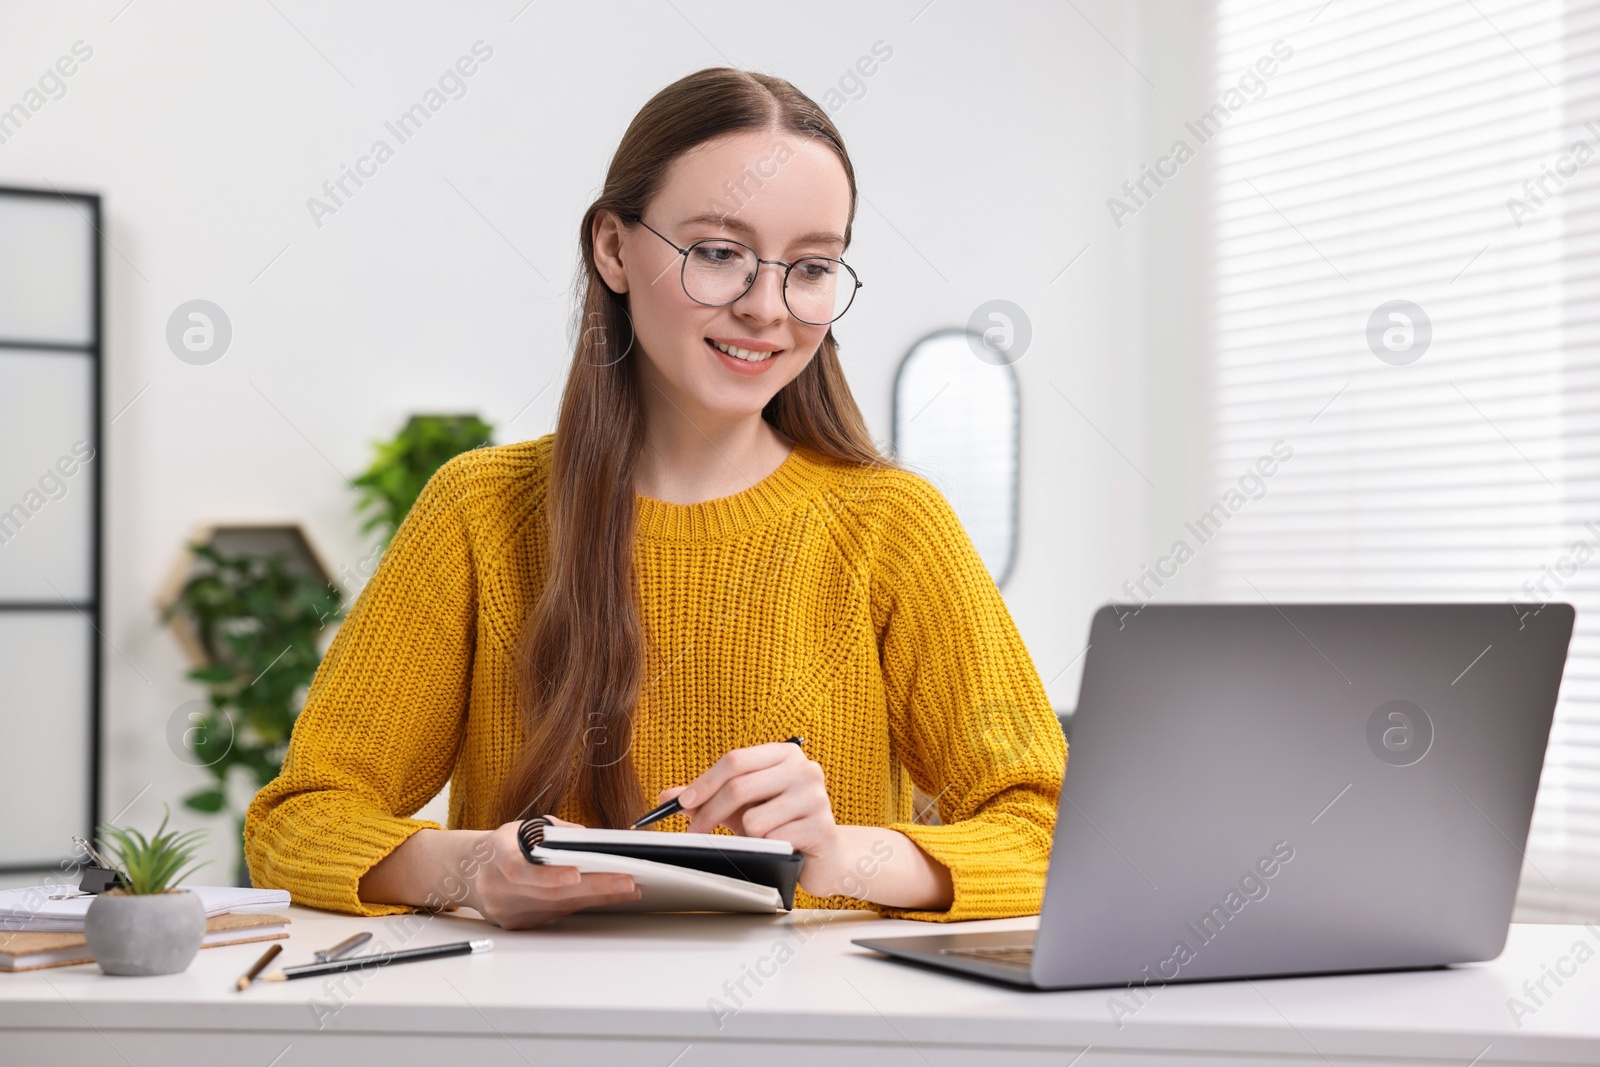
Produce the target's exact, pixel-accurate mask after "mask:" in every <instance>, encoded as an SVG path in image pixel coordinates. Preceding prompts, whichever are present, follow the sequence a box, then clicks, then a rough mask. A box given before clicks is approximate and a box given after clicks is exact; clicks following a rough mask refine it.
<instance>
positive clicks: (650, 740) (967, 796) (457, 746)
mask: <svg viewBox="0 0 1600 1067" xmlns="http://www.w3.org/2000/svg"><path fill="white" fill-rule="evenodd" d="M554 439H555V438H554V435H553V434H549V435H546V436H544V437H542V438H539V439H538V440H535V441H529V442H525V443H522V444H516V445H507V446H503V447H497V448H481V449H477V450H475V451H472V452H469V453H466V454H464V455H461V456H458V457H457V458H455V459H454V460H451V461H450V462H449V463H447V464H446V465H445V466H444V467H443V468H442V469H441V470H440V471H439V473H438V474H437V475H435V476H434V478H433V479H432V480H431V481H430V482H429V483H428V486H427V488H426V489H425V490H424V491H423V493H422V495H421V497H420V498H419V499H418V500H417V503H416V506H415V507H414V508H413V509H412V511H411V513H410V515H409V516H408V517H407V518H406V520H405V522H404V523H403V524H402V525H401V527H400V529H399V531H398V532H397V533H396V535H395V537H394V540H393V542H392V543H391V544H390V546H389V548H388V550H387V551H386V552H385V554H384V556H383V560H382V562H381V563H380V565H379V567H378V569H377V572H376V573H375V574H374V575H373V576H372V579H371V580H370V581H369V582H368V583H367V586H366V588H365V589H364V590H363V591H362V593H361V596H360V597H359V598H358V599H357V601H356V603H355V605H354V607H353V608H352V609H351V611H350V614H349V617H348V618H347V619H346V620H345V622H344V624H343V625H342V626H341V627H340V630H339V632H338V634H337V636H336V637H335V638H334V641H333V644H332V646H331V647H330V648H329V650H328V654H327V656H326V657H325V658H324V659H323V662H322V666H321V667H320V669H319V670H318V671H317V674H316V678H315V680H314V681H313V682H312V685H311V690H310V694H309V695H308V697H307V700H306V706H305V710H304V711H303V712H302V713H301V714H300V717H299V720H298V722H297V723H296V725H295V729H294V736H293V738H292V740H291V742H290V744H289V750H288V754H287V756H286V757H285V759H284V764H283V770H282V772H281V773H280V774H279V775H278V777H277V778H276V779H275V780H274V781H272V782H271V783H270V784H268V785H267V786H266V787H265V788H264V789H262V790H261V792H259V793H258V794H257V795H256V797H255V799H254V800H253V801H252V802H251V804H250V807H249V811H248V813H247V815H246V821H245V855H246V858H247V860H248V862H249V865H250V870H251V873H252V876H253V879H254V882H255V884H256V885H258V886H270V887H275V888H280V889H287V890H288V891H289V892H290V894H291V896H292V897H293V899H294V901H295V902H296V903H298V904H306V905H310V906H312V907H318V908H327V909H331V910H334V911H342V912H351V913H355V914H360V915H385V914H393V913H397V912H404V911H408V910H410V909H408V908H406V907H403V906H397V905H388V904H371V903H367V902H364V901H362V900H361V899H360V898H359V895H358V887H359V882H360V879H361V876H362V874H363V873H365V872H366V871H367V870H368V869H369V868H371V867H372V866H373V865H374V864H375V863H377V862H378V861H379V860H380V859H382V858H383V857H384V856H385V855H387V854H388V853H389V852H390V851H391V850H393V849H394V848H395V846H397V845H399V844H400V843H401V842H402V841H404V840H405V839H406V838H407V837H408V836H409V835H410V834H412V833H414V832H416V831H417V830H420V829H423V828H425V827H432V828H435V829H439V828H441V827H439V824H438V823H436V822H431V821H427V820H419V819H414V818H411V816H412V815H414V814H415V813H416V811H417V810H418V809H419V808H421V807H422V806H423V805H424V804H426V803H427V802H428V801H429V800H430V799H432V798H433V797H434V796H435V795H436V794H437V793H438V792H439V790H440V789H441V788H443V786H444V785H445V783H446V782H447V781H448V782H449V784H450V815H449V825H450V828H451V829H491V828H492V827H493V826H494V817H493V810H494V804H495V800H496V798H497V796H498V794H499V790H500V788H501V783H502V782H503V781H504V779H505V777H506V776H507V774H508V773H509V770H510V767H511V764H512V758H513V755H514V753H515V752H516V750H517V749H518V747H519V745H520V744H521V743H522V734H521V728H520V726H519V722H518V718H517V712H516V698H515V682H514V672H513V651H512V650H513V648H514V647H515V643H516V639H517V634H518V632H519V630H520V629H521V627H522V625H523V622H524V620H525V619H526V618H527V617H528V612H529V609H530V606H531V605H532V603H533V601H534V598H535V597H536V596H537V595H538V592H539V590H540V588H541V587H542V585H543V582H544V577H545V573H546V566H547V552H546V545H547V536H548V527H547V525H546V523H545V520H544V499H545V489H546V481H547V472H548V470H549V464H550V453H551V448H552V445H553V443H554ZM637 499H638V507H639V510H638V516H639V519H638V533H637V543H636V550H635V562H634V567H635V573H636V578H637V586H638V588H639V590H640V598H641V606H642V614H643V624H644V628H645V635H646V644H647V653H646V665H645V673H644V678H645V679H646V681H645V686H644V690H643V693H642V694H641V696H640V700H639V705H638V709H637V713H636V716H635V719H634V723H633V728H634V735H633V741H632V744H633V749H632V755H633V762H634V766H635V768H636V773H637V774H638V776H639V780H640V786H641V792H642V794H643V795H644V797H645V798H646V799H647V800H649V799H651V798H654V797H655V796H656V794H657V793H658V792H659V791H660V790H662V789H664V788H666V787H668V786H673V785H682V784H684V783H686V782H688V781H690V780H691V779H693V778H694V777H695V776H696V775H698V774H699V773H700V772H701V771H703V770H705V769H706V768H707V767H709V766H710V765H711V764H712V763H714V762H715V761H716V760H717V759H718V758H719V757H720V756H721V755H722V754H723V753H724V752H726V751H728V750H729V749H733V748H738V747H742V746H746V745H754V744H759V743H762V742H766V741H773V740H781V739H783V738H785V737H788V736H790V735H795V734H798V735H803V736H804V737H805V738H806V754H807V755H808V756H809V757H811V758H812V759H814V760H816V761H817V762H819V763H821V764H822V767H823V769H824V771H825V772H826V780H827V787H828V795H829V798H830V800H831V802H832V805H833V813H834V818H835V820H836V821H837V822H838V823H839V824H841V825H847V824H853V825H867V826H889V827H892V828H893V829H896V830H899V831H901V832H902V833H904V834H906V835H907V836H908V837H910V838H911V839H912V840H913V841H915V842H916V843H917V845H919V846H920V847H921V848H922V849H924V850H925V851H926V852H927V853H928V854H929V855H930V856H932V857H933V858H934V859H936V860H938V861H939V862H940V863H943V864H944V865H945V866H946V867H948V868H949V869H950V872H951V875H952V880H953V882H954V887H955V899H954V903H953V904H952V905H951V907H950V908H949V910H948V911H942V912H932V911H908V910H904V909H893V908H883V907H880V906H877V905H873V904H867V903H864V902H862V901H859V900H855V899H852V898H848V897H842V896H840V897H828V898H817V897H813V896H810V895H809V894H807V893H805V892H804V891H803V890H802V891H800V892H799V893H797V894H796V906H797V907H829V908H851V907H856V908H860V907H865V908H874V909H876V910H878V911H881V912H884V913H885V914H888V915H894V916H900V917H907V918H920V919H932V920H952V919H977V918H993V917H999V916H1009V915H1024V914H1031V913H1033V912H1036V911H1037V910H1038V908H1039V903H1040V899H1041V895H1042V893H1043V885H1044V874H1045V867H1046V863H1047V861H1048V858H1049V852H1050V840H1051V833H1052V831H1053V829H1054V825H1055V814H1056V801H1057V796H1058V793H1059V790H1060V785H1061V776H1062V773H1063V769H1064V768H1065V766H1066V745H1065V742H1064V740H1063V739H1062V735H1061V730H1060V728H1059V726H1058V725H1057V722H1056V719H1055V716H1054V714H1053V713H1052V711H1051V708H1050V704H1049V701H1048V699H1047V698H1046V696H1045V692H1044V686H1043V685H1042V684H1041V682H1040V680H1039V675H1038V672H1037V670H1036V669H1035V667H1034V665H1033V661H1032V659H1031V658H1030V657H1029V655H1028V651H1027V649H1026V648H1025V647H1024V646H1023V643H1022V640H1021V638H1020V636H1019V635H1018V633H1017V630H1016V626H1015V624H1014V623H1013V621H1012V619H1011V616H1010V614H1009V612H1008V611H1007V609H1006V606H1005V603H1004V601H1002V600H1001V598H1000V593H999V590H998V589H996V587H995V584H994V581H993V579H991V578H990V576H989V573H988V571H987V570H986V569H985V567H984V564H983V562H982V560H981V559H980V558H979V556H978V553H977V550H976V549H975V548H974V547H973V545H972V542H971V540H970V539H969V538H968V537H967V535H966V532H965V531H964V530H963V529H962V527H961V524H960V522H959V520H958V519H957V518H956V515H955V513H954V511H953V510H952V509H951V507H950V505H949V503H948V502H947V501H946V499H945V498H944V496H943V495H941V494H940V492H939V491H938V490H937V489H936V488H935V487H934V486H932V485H931V484H930V483H928V482H927V481H925V480H924V479H922V478H920V477H918V476H917V475H915V474H912V473H909V472H902V471H895V470H885V469H877V468H863V467H859V466H857V465H856V464H853V463H841V462H838V461H835V460H832V459H830V458H829V457H826V456H824V455H822V454H820V453H817V452H814V451H812V450H810V449H807V448H805V447H803V446H802V447H797V448H795V449H794V450H792V451H791V452H790V454H789V456H788V457H787V458H786V459H785V460H784V462H783V463H782V465H780V466H779V467H778V469H777V470H776V471H774V472H773V473H772V474H771V475H769V476H768V477H766V478H765V479H763V480H762V481H761V482H759V483H758V484H756V485H754V486H752V487H751V488H749V489H746V490H744V491H743V492H739V493H735V494H733V495H732V496H726V497H721V498H719V499H716V500H709V501H705V502H702V503H697V504H673V503H669V502H666V501H662V500H656V499H653V498H650V497H644V496H640V497H638V498H637ZM912 782H915V783H917V785H918V786H920V787H921V788H922V790H923V791H924V792H925V793H927V794H928V795H929V796H930V797H934V798H936V799H937V802H938V812H939V816H940V820H941V825H937V826H929V825H922V824H919V823H915V822H913V821H912V818H913V812H912V810H911V798H912V793H911V785H912ZM554 814H556V815H560V816H564V817H567V818H575V813H573V812H571V811H557V812H555V813H554ZM658 825H659V826H660V827H661V828H662V829H664V830H682V829H683V828H684V826H685V825H686V821H685V819H684V817H683V816H675V817H674V818H672V819H669V820H667V821H665V822H663V823H661V824H658Z"/></svg>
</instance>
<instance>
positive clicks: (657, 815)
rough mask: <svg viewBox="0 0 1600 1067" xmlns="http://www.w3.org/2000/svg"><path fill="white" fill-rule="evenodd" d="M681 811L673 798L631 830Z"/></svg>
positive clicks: (801, 741) (797, 740)
mask: <svg viewBox="0 0 1600 1067" xmlns="http://www.w3.org/2000/svg"><path fill="white" fill-rule="evenodd" d="M784 744H786V745H799V746H800V747H801V748H804V747H805V744H806V739H805V738H803V737H791V738H788V739H786V740H785V741H784ZM682 810H683V805H682V804H679V803H678V798H677V797H673V798H672V799H671V800H669V801H667V802H666V803H665V804H663V805H661V806H660V807H659V808H656V809H655V810H654V811H651V812H649V813H648V814H646V815H645V816H644V817H643V818H641V819H640V820H639V821H638V822H636V823H634V824H633V826H632V827H631V829H634V830H642V829H644V828H645V827H646V826H649V825H650V824H651V823H658V822H660V821H661V820H662V819H665V818H666V817H667V816H669V815H676V814H678V812H680V811H682Z"/></svg>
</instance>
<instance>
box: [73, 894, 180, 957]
mask: <svg viewBox="0 0 1600 1067" xmlns="http://www.w3.org/2000/svg"><path fill="white" fill-rule="evenodd" d="M205 933H206V909H205V906H204V905H203V904H201V903H200V897H199V895H198V894H196V893H191V892H189V891H188V890H187V889H170V890H168V891H167V892H165V893H148V894H143V895H140V894H134V893H125V892H122V891H120V890H113V891H111V892H109V893H101V894H100V895H99V896H97V897H95V898H94V900H93V901H91V902H90V903H89V914H88V915H87V916H85V918H84V921H83V936H84V940H86V941H88V942H89V952H90V953H91V954H93V956H94V959H95V962H96V963H98V964H99V965H100V969H101V970H102V971H104V972H105V973H106V974H176V973H178V972H179V971H182V970H185V969H187V968H188V966H189V964H190V962H191V961H193V960H194V954H195V953H196V952H199V951H200V941H201V939H202V938H204V937H205Z"/></svg>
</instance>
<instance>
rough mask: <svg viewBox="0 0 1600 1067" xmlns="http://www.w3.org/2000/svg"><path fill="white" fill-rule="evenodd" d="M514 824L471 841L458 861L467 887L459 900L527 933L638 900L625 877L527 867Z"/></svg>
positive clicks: (630, 880)
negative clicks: (583, 912)
mask: <svg viewBox="0 0 1600 1067" xmlns="http://www.w3.org/2000/svg"><path fill="white" fill-rule="evenodd" d="M520 825H521V823H519V822H508V823H504V824H502V825H501V826H500V827H499V828H498V829H494V830H489V831H487V832H485V833H484V834H483V835H482V836H481V837H480V838H479V839H478V840H477V841H475V842H474V843H473V845H472V847H471V849H470V850H469V852H468V854H467V856H466V857H464V860H463V868H462V869H463V870H464V871H466V873H467V878H466V882H467V884H468V885H469V886H470V887H471V888H470V890H469V892H468V894H467V899H466V900H464V901H462V903H463V904H465V905H466V906H467V907H469V908H474V909H476V910H477V912H478V914H479V915H482V916H483V917H484V918H485V919H487V920H488V921H489V922H492V923H494V924H495V925H496V926H499V927H502V928H504V929H506V930H526V929H528V928H529V927H532V926H538V925H539V924H541V923H547V922H549V921H550V920H551V919H558V918H560V917H561V916H563V915H570V914H571V913H572V912H575V911H578V910H580V909H582V908H592V907H597V906H599V905H602V904H621V903H625V902H626V901H630V900H638V899H639V895H640V891H639V888H638V887H637V886H635V885H634V883H633V878H632V877H630V876H629V875H626V874H606V873H595V874H580V873H579V872H578V870H577V869H576V868H573V867H556V866H551V865H544V864H536V863H529V862H528V860H527V857H525V856H524V855H523V854H522V849H521V847H520V846H519V845H518V844H517V828H518V827H519V826H520Z"/></svg>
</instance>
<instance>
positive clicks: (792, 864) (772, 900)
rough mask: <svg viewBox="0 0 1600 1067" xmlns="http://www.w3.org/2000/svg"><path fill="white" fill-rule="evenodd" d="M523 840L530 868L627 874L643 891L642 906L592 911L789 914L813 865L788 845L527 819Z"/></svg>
mask: <svg viewBox="0 0 1600 1067" xmlns="http://www.w3.org/2000/svg"><path fill="white" fill-rule="evenodd" d="M517 840H518V841H519V842H520V844H521V845H522V854H523V855H524V856H526V857H527V858H528V861H529V862H530V863H543V864H549V865H551V866H559V867H576V868H577V869H578V870H579V871H582V872H585V873H615V874H627V875H631V876H632V877H633V881H634V884H636V885H637V886H638V887H639V888H640V889H641V890H642V893H641V896H640V898H639V899H638V900H631V901H627V902H625V903H622V904H608V905H603V906H600V907H595V908H588V909H585V910H586V911H649V912H663V911H732V912H755V913H771V912H779V911H788V910H790V909H792V908H793V907H794V890H795V886H796V884H797V883H798V882H799V880H800V868H801V867H802V866H803V865H804V863H805V857H804V856H803V855H801V854H800V853H798V852H796V851H795V849H794V846H793V845H792V844H790V843H789V842H787V841H776V840H771V839H768V838H760V837H738V836H735V835H732V834H689V833H669V832H666V831H661V830H596V829H590V828H588V827H583V826H559V825H556V824H553V823H551V822H550V821H549V820H547V819H545V818H544V817H542V816H541V817H538V818H533V819H526V820H524V821H523V823H522V825H521V827H520V828H519V830H518V835H517Z"/></svg>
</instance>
